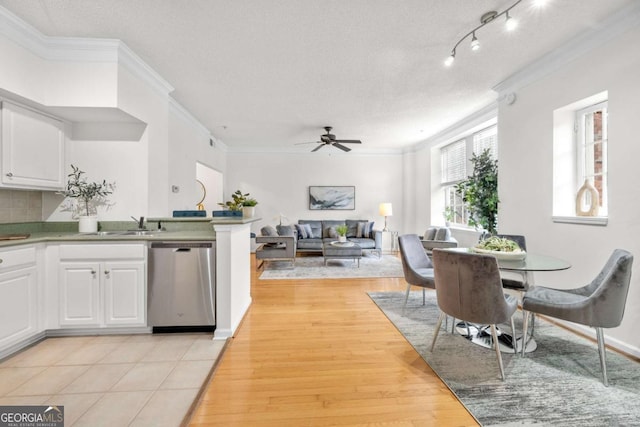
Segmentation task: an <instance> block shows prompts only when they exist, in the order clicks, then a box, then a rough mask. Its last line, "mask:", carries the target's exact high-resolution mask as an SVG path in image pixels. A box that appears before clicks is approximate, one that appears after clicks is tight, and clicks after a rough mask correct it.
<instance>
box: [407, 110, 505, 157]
mask: <svg viewBox="0 0 640 427" xmlns="http://www.w3.org/2000/svg"><path fill="white" fill-rule="evenodd" d="M497 117H498V104H497V102H492V103H491V104H489V105H487V106H485V107H483V108H481V109H479V110H478V111H476V112H475V113H473V114H471V115H469V116H467V117H465V118H464V119H462V120H460V121H458V122H456V123H454V124H453V125H451V126H449V127H448V128H446V129H443V130H442V131H440V132H438V133H437V134H435V135H433V136H431V137H429V138H427V139H425V140H424V141H421V142H418V143H417V144H414V145H412V146H411V147H409V148H407V149H406V150H405V152H406V153H415V152H417V151H420V150H423V149H426V148H430V147H433V146H435V145H441V144H446V143H447V142H451V141H453V140H454V139H459V138H463V137H464V136H466V135H468V134H470V133H473V132H475V131H477V130H481V129H483V128H484V127H487V126H491V125H492V124H495V123H497Z"/></svg>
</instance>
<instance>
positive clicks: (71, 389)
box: [0, 334, 224, 427]
mask: <svg viewBox="0 0 640 427" xmlns="http://www.w3.org/2000/svg"><path fill="white" fill-rule="evenodd" d="M223 347H224V341H212V339H211V334H166V335H108V336H90V337H63V338H48V339H46V340H44V341H42V342H40V343H38V344H36V345H35V346H33V347H30V348H28V349H26V350H24V351H22V352H20V353H17V354H15V355H13V356H12V357H10V358H7V359H5V360H4V361H2V362H1V363H0V405H45V404H47V405H63V406H64V412H65V426H67V427H69V426H78V427H79V426H109V427H111V426H136V427H138V426H154V427H156V426H159V427H160V426H168V427H169V426H170V427H173V426H179V425H180V424H181V423H182V421H183V419H184V418H185V416H186V415H187V414H188V412H189V410H190V409H191V405H192V403H193V402H194V400H195V399H196V398H197V397H198V393H199V391H200V388H201V387H202V385H203V384H204V381H205V380H206V379H207V376H208V375H209V372H211V370H212V368H213V366H214V364H215V362H216V360H217V359H218V357H219V356H220V353H221V351H222V349H223Z"/></svg>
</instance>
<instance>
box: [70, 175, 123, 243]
mask: <svg viewBox="0 0 640 427" xmlns="http://www.w3.org/2000/svg"><path fill="white" fill-rule="evenodd" d="M71 170H72V172H71V173H70V174H69V175H67V177H68V180H67V188H66V189H65V190H64V191H60V192H58V194H61V195H63V196H65V197H67V198H69V199H76V203H75V206H74V207H73V209H72V211H73V212H74V217H77V218H78V219H79V226H78V227H79V231H80V232H81V233H86V232H94V231H97V230H98V217H97V211H98V209H97V208H98V206H99V205H108V201H107V198H106V196H108V195H109V194H112V193H113V191H114V190H115V183H109V182H107V181H105V180H102V182H88V181H87V178H86V176H84V175H85V172H84V171H82V170H80V168H78V167H76V166H74V165H71Z"/></svg>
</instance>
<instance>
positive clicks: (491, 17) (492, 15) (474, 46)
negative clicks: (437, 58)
mask: <svg viewBox="0 0 640 427" xmlns="http://www.w3.org/2000/svg"><path fill="white" fill-rule="evenodd" d="M520 2H522V0H517V1H516V2H515V3H513V4H512V5H511V6H509V7H508V8H506V9H505V10H503V11H502V12H498V11H495V10H491V11H489V12H487V13H484V14H483V15H482V16H481V17H480V25H478V26H477V27H475V28H474V29H472V30H471V31H469V32H468V33H467V34H465V35H464V36H463V37H462V38H461V39H460V40H458V43H456V44H455V45H454V46H453V49H451V55H449V57H448V58H447V59H446V60H445V61H444V65H445V66H447V67H449V66H451V65H453V62H454V61H455V59H456V51H457V49H458V46H459V45H460V43H462V41H463V40H465V39H466V38H467V37H469V36H471V45H470V47H471V50H473V51H476V50H478V49H480V41H479V40H478V37H476V31H478V30H479V29H480V28H482V27H484V26H485V25H487V24H488V23H490V22H493V21H495V19H496V18H498V17H499V16H503V15H504V17H505V19H506V20H505V28H506V30H507V31H513V30H514V29H515V28H516V27H517V26H518V21H517V20H516V19H515V18H514V17H513V16H511V14H510V12H511V9H513V8H514V7H516V6H517V5H518V4H519V3H520ZM545 2H546V1H545V0H534V5H535V6H537V7H541V6H543V5H544V3H545Z"/></svg>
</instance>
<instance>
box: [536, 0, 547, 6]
mask: <svg viewBox="0 0 640 427" xmlns="http://www.w3.org/2000/svg"><path fill="white" fill-rule="evenodd" d="M547 3H548V0H534V1H533V6H534V7H538V8H542V7H545V6H546V5H547Z"/></svg>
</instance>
